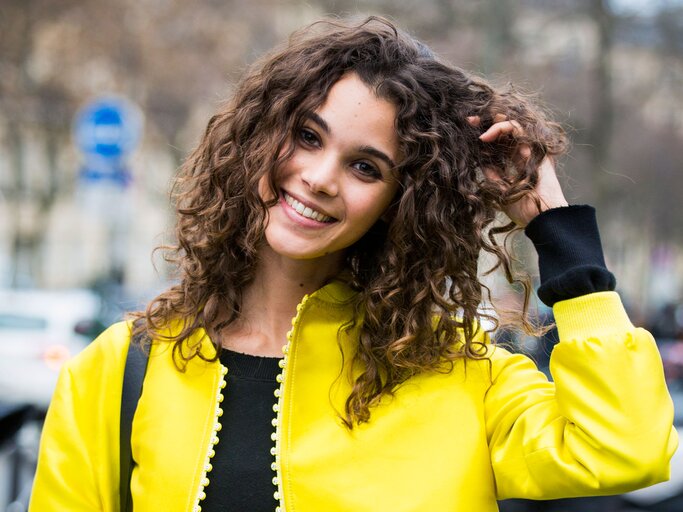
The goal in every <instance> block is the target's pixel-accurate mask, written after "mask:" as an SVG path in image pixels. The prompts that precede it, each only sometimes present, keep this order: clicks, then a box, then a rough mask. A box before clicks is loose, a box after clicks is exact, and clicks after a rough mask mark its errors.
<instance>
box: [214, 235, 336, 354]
mask: <svg viewBox="0 0 683 512" xmlns="http://www.w3.org/2000/svg"><path fill="white" fill-rule="evenodd" d="M341 263H342V261H341V257H337V258H325V259H324V260H292V259H289V258H284V257H282V256H280V255H278V254H276V253H274V252H273V251H272V250H270V248H269V247H266V248H264V249H263V250H262V251H261V257H260V259H259V264H258V266H257V268H256V272H255V277H254V280H253V281H252V282H251V283H250V284H249V286H247V288H246V289H245V290H244V294H243V296H242V308H241V309H242V314H241V315H240V318H239V320H237V321H236V322H234V323H233V324H231V325H230V326H228V327H227V328H226V329H224V330H223V332H222V333H221V343H222V345H223V346H224V347H226V348H230V349H231V350H235V351H236V352H243V353H246V354H254V355H265V356H279V355H282V347H283V345H285V344H286V343H287V337H286V336H287V331H289V329H291V327H292V324H291V321H292V318H293V317H294V316H295V315H296V306H297V305H298V304H299V302H301V299H302V298H303V296H304V295H306V294H309V293H312V292H314V291H315V290H317V289H319V288H320V287H322V286H323V285H324V284H325V283H327V282H328V281H329V280H330V279H332V278H333V277H334V276H335V275H337V274H338V273H339V269H340V268H341Z"/></svg>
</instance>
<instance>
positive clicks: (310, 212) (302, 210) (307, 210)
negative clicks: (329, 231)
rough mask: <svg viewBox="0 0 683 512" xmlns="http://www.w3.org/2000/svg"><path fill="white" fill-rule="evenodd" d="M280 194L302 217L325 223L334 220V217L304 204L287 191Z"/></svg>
mask: <svg viewBox="0 0 683 512" xmlns="http://www.w3.org/2000/svg"><path fill="white" fill-rule="evenodd" d="M282 196H283V197H284V199H285V202H286V203H287V204H288V205H289V206H291V207H292V209H293V210H294V211H296V212H297V213H298V214H299V215H301V216H302V217H305V218H307V219H312V220H315V221H318V222H325V223H329V222H334V221H335V220H336V219H335V218H334V217H330V216H329V215H325V214H324V213H321V212H318V211H316V210H314V209H312V208H311V207H309V206H306V205H305V204H303V203H302V202H300V201H298V200H296V199H294V198H293V197H292V196H290V195H289V194H288V193H287V192H284V191H283V192H282Z"/></svg>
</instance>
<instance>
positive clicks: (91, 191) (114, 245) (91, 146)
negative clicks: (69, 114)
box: [73, 96, 143, 284]
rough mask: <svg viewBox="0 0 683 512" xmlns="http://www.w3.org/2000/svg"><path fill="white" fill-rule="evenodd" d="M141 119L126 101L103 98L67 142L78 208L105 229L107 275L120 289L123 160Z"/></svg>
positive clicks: (125, 212)
mask: <svg viewBox="0 0 683 512" xmlns="http://www.w3.org/2000/svg"><path fill="white" fill-rule="evenodd" d="M142 127H143V116H142V113H141V111H140V109H139V108H138V107H137V106H136V105H135V104H133V103H132V102H131V101H129V100H127V99H126V98H123V97H120V96H104V97H100V98H96V99H95V100H93V101H91V102H89V103H88V104H86V105H85V106H84V107H83V108H82V109H81V110H80V111H79V112H78V113H77V114H76V117H75V119H74V123H73V139H74V142H75V144H76V146H77V147H78V149H79V150H80V152H81V153H82V155H83V163H82V165H81V169H80V172H79V181H80V185H81V187H80V188H81V191H82V196H83V199H84V208H85V209H86V210H87V211H88V213H90V214H93V215H96V216H98V217H100V218H101V219H102V222H103V223H104V225H105V226H106V227H107V229H108V246H109V247H108V255H107V256H108V257H109V276H108V279H109V280H110V281H112V282H115V283H118V284H122V281H123V275H124V268H125V259H126V258H125V256H126V250H125V249H126V240H127V228H128V226H129V222H128V220H129V217H130V208H129V204H128V203H129V198H128V194H127V193H126V192H127V189H128V186H129V184H130V182H131V179H132V178H131V173H130V170H129V167H128V163H127V159H128V157H129V156H130V155H131V153H132V152H133V150H134V149H135V148H136V147H137V145H138V143H139V142H140V137H141V135H142Z"/></svg>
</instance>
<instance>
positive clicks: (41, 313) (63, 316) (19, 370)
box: [0, 289, 100, 409]
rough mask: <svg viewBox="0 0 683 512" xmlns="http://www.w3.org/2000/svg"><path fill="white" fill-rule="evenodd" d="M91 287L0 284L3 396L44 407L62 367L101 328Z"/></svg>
mask: <svg viewBox="0 0 683 512" xmlns="http://www.w3.org/2000/svg"><path fill="white" fill-rule="evenodd" d="M99 312H100V299H99V297H98V296H97V295H96V294H94V293H93V292H90V291H88V290H80V289H79V290H59V291H44V290H0V402H4V403H9V404H12V403H21V404H30V405H33V406H35V407H36V408H38V409H45V408H47V405H48V404H49V402H50V398H51V397H52V392H53V390H54V387H55V384H56V382H57V375H58V373H59V370H60V368H61V367H62V365H63V364H64V362H65V361H67V360H68V359H69V358H71V357H73V356H74V355H76V354H77V353H78V352H80V351H81V350H82V349H83V348H84V347H85V346H86V345H87V344H88V343H89V342H90V341H91V339H92V337H93V334H97V332H96V329H93V326H96V325H97V318H98V315H99Z"/></svg>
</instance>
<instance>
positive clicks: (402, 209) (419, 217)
mask: <svg viewBox="0 0 683 512" xmlns="http://www.w3.org/2000/svg"><path fill="white" fill-rule="evenodd" d="M351 72H353V73H356V74H357V75H358V77H360V79H361V80H362V81H363V82H364V83H365V84H367V85H368V86H369V87H370V88H372V89H373V90H374V91H375V92H376V94H377V96H378V97H380V98H383V99H387V100H389V101H390V102H392V103H393V104H394V105H395V106H396V110H397V116H396V121H395V124H396V131H397V133H398V139H399V144H400V150H401V154H402V155H404V159H403V160H402V161H401V162H400V163H399V164H398V169H396V172H397V176H398V177H399V180H400V190H399V192H398V196H397V198H396V199H395V201H394V203H393V204H392V206H391V207H390V211H389V212H388V213H387V215H385V216H383V219H382V220H380V221H378V222H377V224H376V225H375V226H373V227H372V228H371V229H370V231H369V232H368V233H367V234H366V235H365V236H364V237H362V238H361V240H359V241H358V242H357V243H356V244H354V245H353V246H352V247H350V248H349V249H348V250H347V253H346V262H347V270H348V271H349V273H350V276H351V285H352V286H353V287H354V288H356V289H357V290H358V292H359V293H358V294H357V298H356V303H355V307H356V312H357V315H356V318H357V320H356V323H358V324H360V325H359V327H360V338H359V342H358V346H357V351H356V353H355V354H354V359H353V362H354V365H353V366H354V368H357V369H358V372H357V373H356V374H355V375H356V377H355V382H354V385H353V389H352V392H351V394H350V396H349V397H348V399H347V402H346V406H345V412H344V414H343V416H344V418H343V419H344V421H345V422H346V424H347V425H348V426H349V428H352V427H353V425H354V424H356V423H361V422H366V421H368V420H369V417H370V408H371V407H372V406H373V405H374V404H376V403H377V402H378V400H379V399H380V398H381V397H382V395H384V394H387V393H392V392H393V391H394V390H395V389H396V387H397V386H398V385H400V384H401V383H402V382H405V381H406V379H408V378H410V377H411V376H413V375H415V374H417V373H420V372H426V371H443V368H444V361H447V362H448V361H451V362H452V361H453V360H455V359H456V358H461V357H466V358H482V357H486V351H485V350H482V346H481V345H480V344H477V343H476V342H475V335H476V331H477V329H478V327H477V326H478V325H479V323H478V319H479V317H480V316H481V313H479V312H478V308H479V306H480V303H481V302H482V299H483V296H484V291H485V290H486V288H485V286H484V285H483V284H482V282H481V281H480V279H479V277H478V258H479V255H480V253H481V252H482V251H486V252H489V253H492V254H493V255H494V256H495V258H496V261H497V266H502V267H503V268H504V269H505V272H506V274H507V276H508V278H509V279H512V274H511V271H510V263H511V259H510V256H509V254H508V252H507V251H506V250H505V248H504V246H503V245H501V244H499V243H497V242H496V238H495V235H496V234H499V233H509V232H510V231H512V230H513V229H514V225H513V224H508V225H506V226H499V227H497V228H491V226H492V223H493V221H494V220H495V218H496V215H497V213H498V212H500V210H501V209H502V208H503V207H504V206H506V205H508V204H510V203H511V202H513V201H515V200H517V199H519V198H520V197H522V196H525V195H528V194H533V192H532V191H533V188H534V186H535V184H536V182H537V179H538V174H537V167H538V165H539V164H540V162H541V160H542V159H543V158H544V157H545V156H548V155H549V156H554V155H558V154H560V153H562V152H563V151H564V149H565V137H564V135H563V132H562V130H561V129H560V128H559V126H558V125H556V124H555V123H552V122H550V121H548V120H547V119H546V116H545V115H544V114H543V112H542V111H541V110H540V109H539V108H538V107H535V106H533V105H532V103H531V102H530V101H529V100H528V99H527V98H526V97H525V96H524V95H522V94H520V93H518V92H516V91H515V90H514V89H512V88H511V87H506V88H502V89H495V88H493V87H492V86H491V85H489V84H488V83H486V82H485V81H484V80H483V79H480V78H477V77H475V76H473V75H471V74H468V73H466V72H464V71H463V70H461V69H458V68H456V67H453V66H450V65H448V64H446V63H444V62H442V61H440V60H439V59H438V58H437V57H436V56H435V55H434V54H433V53H432V52H431V51H430V50H429V49H428V48H427V46H425V45H424V44H422V43H421V42H419V41H417V40H416V39H414V38H413V37H411V36H409V35H407V34H406V33H404V32H402V31H400V30H398V29H397V28H396V27H395V26H394V25H393V24H392V23H391V22H389V21H387V20H385V19H382V18H377V17H371V18H368V19H366V20H364V21H363V22H361V23H356V24H353V23H344V22H339V21H323V22H317V23H314V24H313V25H311V26H309V27H306V28H305V29H303V30H301V31H298V32H295V33H294V34H293V35H292V36H291V37H290V39H289V41H288V43H287V44H286V45H285V46H284V47H282V48H280V49H276V50H275V51H274V52H272V53H270V54H269V55H267V56H265V57H264V58H263V59H261V60H260V61H259V62H257V63H256V64H255V65H253V66H252V67H251V69H250V70H249V71H248V72H247V73H246V76H244V78H243V79H242V80H241V82H240V83H239V84H238V86H237V89H236V92H235V94H234V96H233V97H232V99H231V100H230V101H229V103H228V104H227V105H226V106H225V108H223V109H222V110H221V111H220V112H218V113H217V114H216V115H214V116H213V117H212V118H211V120H210V121H209V123H208V127H207V129H206V132H205V133H204V136H203V138H202V140H201V142H200V144H199V146H198V147H197V148H196V149H195V150H194V152H193V153H192V154H191V155H190V157H189V158H188V160H187V161H186V162H185V164H184V165H183V167H182V169H181V172H180V174H179V177H178V178H177V181H176V183H175V186H174V198H175V201H176V205H177V228H176V236H177V245H175V246H172V247H171V248H170V249H171V251H170V253H169V257H168V258H169V259H170V261H172V262H174V263H175V264H176V265H177V268H178V270H179V282H178V284H176V285H174V286H172V287H171V288H170V289H168V290H167V291H165V292H163V293H161V294H160V295H159V296H158V297H156V298H155V299H154V300H152V301H151V303H150V304H149V305H148V307H147V309H146V311H145V312H138V313H135V314H133V317H135V318H138V319H140V320H144V321H141V322H138V325H137V327H136V329H137V330H139V331H140V330H147V332H148V334H149V335H150V336H152V337H154V338H156V339H163V340H165V341H170V342H173V343H174V347H173V354H174V359H175V360H176V364H177V365H178V367H179V368H180V369H182V368H183V366H184V364H185V362H186V361H188V360H189V359H191V358H193V357H206V356H205V355H203V354H201V353H200V352H199V346H190V344H189V340H188V338H189V335H190V334H191V333H192V332H193V331H194V330H195V329H196V328H198V327H203V328H205V329H206V330H207V332H209V333H212V332H219V331H220V330H221V329H222V328H224V327H225V326H226V325H228V324H230V323H231V322H233V321H235V320H236V319H237V318H239V316H240V308H241V304H242V294H243V291H244V290H245V287H246V286H247V285H248V284H249V283H250V282H252V280H253V278H254V271H255V267H256V263H257V260H258V248H259V246H260V244H262V243H263V240H264V221H265V219H266V217H267V209H268V208H269V207H270V206H271V205H272V203H266V202H264V201H263V200H262V199H261V197H260V196H259V193H258V182H259V180H260V179H261V178H262V177H263V176H264V175H265V176H269V178H268V179H269V180H270V186H271V188H272V189H273V190H275V182H274V175H275V174H276V172H277V169H278V167H279V166H280V165H281V164H282V163H283V162H285V161H287V159H288V158H290V157H291V154H292V151H293V143H292V142H291V141H292V140H293V134H295V133H297V132H298V130H299V129H300V128H301V127H302V125H303V122H304V120H305V118H306V115H307V114H308V113H310V112H313V111H315V110H316V109H317V108H318V107H320V106H321V105H322V104H323V103H324V101H325V98H326V96H327V94H328V91H329V90H330V88H331V87H332V86H333V85H334V84H335V83H336V82H337V81H338V80H339V79H340V78H341V77H342V76H344V75H345V74H347V73H351ZM499 114H502V115H504V116H506V117H507V118H509V119H515V120H516V121H518V122H519V123H520V124H521V125H522V127H523V128H524V135H523V136H522V137H517V138H515V139H512V138H511V139H507V140H503V141H500V142H497V143H494V144H491V143H486V144H484V143H482V142H481V141H480V140H479V138H478V137H479V135H480V134H481V133H482V131H483V130H486V129H487V128H488V127H489V126H490V125H491V124H492V123H493V122H494V118H495V116H496V115H499ZM469 116H478V117H479V119H480V123H479V125H478V126H476V127H475V126H473V125H472V124H471V123H470V122H468V117H469ZM522 143H525V144H528V145H529V146H530V147H531V150H532V154H531V157H530V158H529V159H528V161H527V162H526V163H525V164H524V165H514V164H513V158H514V155H515V154H516V151H517V148H518V145H519V144H522ZM492 166H494V167H496V168H497V169H499V171H500V173H501V177H502V180H501V181H495V180H487V179H486V178H485V177H484V175H483V173H482V168H486V167H492ZM275 196H277V194H275ZM528 296H529V290H528V288H527V290H526V297H527V300H528ZM226 312H228V316H227V319H225V320H220V321H219V317H220V318H225V314H226ZM525 313H526V304H525ZM178 318H180V319H183V322H184V323H183V328H182V330H181V331H180V332H179V333H177V334H176V335H175V336H173V337H168V336H166V337H163V336H162V334H161V333H162V331H163V328H164V326H166V325H168V323H169V321H171V320H172V319H178ZM347 327H350V326H347ZM216 348H217V351H218V352H219V351H220V346H217V347H216ZM216 357H217V355H216Z"/></svg>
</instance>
